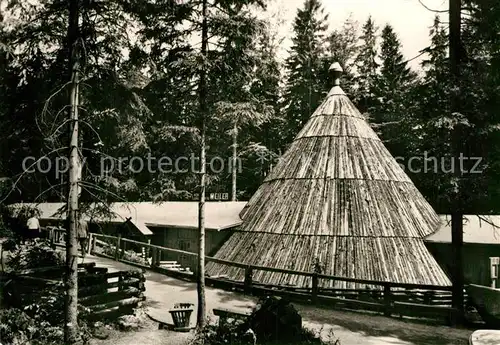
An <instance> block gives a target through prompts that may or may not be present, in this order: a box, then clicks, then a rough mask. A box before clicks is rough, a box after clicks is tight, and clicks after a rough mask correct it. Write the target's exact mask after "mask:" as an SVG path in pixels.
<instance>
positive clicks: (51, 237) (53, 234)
mask: <svg viewBox="0 0 500 345" xmlns="http://www.w3.org/2000/svg"><path fill="white" fill-rule="evenodd" d="M54 237H55V231H54V229H50V230H49V238H50V247H51V248H55V247H56V244H55V241H54Z"/></svg>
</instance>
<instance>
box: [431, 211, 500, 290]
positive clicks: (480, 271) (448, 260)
mask: <svg viewBox="0 0 500 345" xmlns="http://www.w3.org/2000/svg"><path fill="white" fill-rule="evenodd" d="M441 218H442V224H441V228H440V229H439V230H438V231H437V232H435V233H434V234H432V235H430V236H428V237H427V238H426V240H425V242H426V246H427V248H428V249H429V251H430V252H431V253H432V254H433V255H434V257H435V258H436V260H437V261H438V263H439V264H440V265H441V267H442V268H443V269H444V270H445V272H446V273H447V274H448V275H449V276H451V272H452V270H451V269H452V267H453V266H452V264H453V255H452V251H451V216H449V215H441ZM463 238H464V246H463V265H464V278H465V282H466V283H470V284H479V285H487V286H489V285H491V264H490V257H500V216H477V215H464V237H463Z"/></svg>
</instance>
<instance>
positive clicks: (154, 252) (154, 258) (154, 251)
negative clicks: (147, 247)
mask: <svg viewBox="0 0 500 345" xmlns="http://www.w3.org/2000/svg"><path fill="white" fill-rule="evenodd" d="M155 266H156V248H155V247H153V248H151V267H155Z"/></svg>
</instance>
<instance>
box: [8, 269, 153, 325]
mask: <svg viewBox="0 0 500 345" xmlns="http://www.w3.org/2000/svg"><path fill="white" fill-rule="evenodd" d="M78 266H79V271H78V302H79V304H80V305H82V306H84V307H85V308H86V310H85V312H86V314H87V317H88V318H90V319H102V318H115V317H117V316H120V315H127V314H133V309H134V308H136V307H137V306H138V304H139V303H140V302H141V301H143V300H144V299H145V297H144V294H143V292H144V291H145V287H144V281H145V278H144V274H143V273H142V272H141V271H137V270H131V271H119V272H111V273H109V272H108V269H107V268H103V267H96V265H95V263H85V264H79V265H78ZM63 272H64V267H44V268H37V269H32V270H25V271H20V272H11V273H9V274H8V277H9V280H10V281H9V283H8V284H6V285H5V286H4V293H5V294H7V295H8V296H7V298H5V302H7V303H8V304H9V305H10V306H13V307H24V306H26V305H28V304H32V303H33V302H35V301H38V300H39V299H40V298H48V297H51V296H54V297H57V296H59V297H60V296H63V281H62V275H63ZM41 290H43V291H44V293H43V294H41V293H40V291H41ZM58 300H59V301H60V299H58Z"/></svg>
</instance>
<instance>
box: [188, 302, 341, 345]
mask: <svg viewBox="0 0 500 345" xmlns="http://www.w3.org/2000/svg"><path fill="white" fill-rule="evenodd" d="M320 334H321V332H314V331H312V330H308V329H305V328H303V327H302V320H301V317H300V315H299V314H298V312H297V311H296V310H295V308H294V307H293V305H292V304H291V303H289V302H288V301H286V300H284V299H281V298H277V297H266V298H264V299H261V300H260V301H259V303H258V304H257V306H256V308H255V309H254V311H253V312H252V314H251V315H250V316H249V318H248V320H247V321H245V322H236V323H227V322H226V323H223V324H220V323H219V324H217V325H214V324H209V325H208V326H207V327H205V328H204V329H203V330H201V331H199V332H198V333H197V334H196V337H195V338H194V340H193V341H192V343H191V345H223V344H233V345H254V344H259V345H306V344H311V345H312V344H317V345H327V344H333V345H340V341H339V340H338V339H335V337H334V335H333V333H330V334H329V338H330V339H331V341H324V340H322V339H321V337H320Z"/></svg>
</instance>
